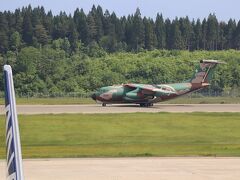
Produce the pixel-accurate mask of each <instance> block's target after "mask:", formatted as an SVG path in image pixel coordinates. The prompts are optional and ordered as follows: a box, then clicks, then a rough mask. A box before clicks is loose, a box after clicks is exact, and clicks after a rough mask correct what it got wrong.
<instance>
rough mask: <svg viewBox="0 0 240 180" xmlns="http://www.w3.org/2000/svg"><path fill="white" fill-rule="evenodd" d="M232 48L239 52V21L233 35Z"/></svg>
mask: <svg viewBox="0 0 240 180" xmlns="http://www.w3.org/2000/svg"><path fill="white" fill-rule="evenodd" d="M234 48H235V49H238V50H240V21H238V24H237V27H236V30H235V33H234Z"/></svg>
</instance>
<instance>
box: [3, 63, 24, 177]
mask: <svg viewBox="0 0 240 180" xmlns="http://www.w3.org/2000/svg"><path fill="white" fill-rule="evenodd" d="M3 70H4V81H5V109H6V153H7V180H23V179H24V177H23V168H22V152H21V143H20V135H19V127H18V118H17V112H16V100H15V91H14V85H13V76H12V68H11V66H10V65H4V67H3Z"/></svg>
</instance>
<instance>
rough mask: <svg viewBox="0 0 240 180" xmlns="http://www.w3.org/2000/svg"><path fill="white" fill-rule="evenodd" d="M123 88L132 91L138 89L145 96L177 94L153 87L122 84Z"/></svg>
mask: <svg viewBox="0 0 240 180" xmlns="http://www.w3.org/2000/svg"><path fill="white" fill-rule="evenodd" d="M123 86H124V87H129V88H134V89H137V88H138V89H139V91H140V92H141V93H142V94H145V95H154V94H156V93H161V94H166V95H170V94H177V93H176V92H175V91H171V90H166V89H162V88H157V87H155V86H153V85H144V84H143V85H139V84H124V85H123Z"/></svg>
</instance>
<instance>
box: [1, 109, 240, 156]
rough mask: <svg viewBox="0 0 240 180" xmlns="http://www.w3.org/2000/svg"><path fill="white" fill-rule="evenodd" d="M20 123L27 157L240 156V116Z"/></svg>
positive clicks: (34, 118) (43, 118)
mask: <svg viewBox="0 0 240 180" xmlns="http://www.w3.org/2000/svg"><path fill="white" fill-rule="evenodd" d="M3 118H4V116H1V120H0V158H4V157H5V140H4V132H5V131H4V120H3ZM19 121H20V129H21V138H22V146H23V157H24V158H49V157H51V158H56V157H125V156H240V131H239V128H240V113H185V114H183V113H179V114H178V113H133V114H102V115H94V114H92V115H83V114H74V115H66V114H62V115H31V116H30V115H28V116H23V115H21V116H19Z"/></svg>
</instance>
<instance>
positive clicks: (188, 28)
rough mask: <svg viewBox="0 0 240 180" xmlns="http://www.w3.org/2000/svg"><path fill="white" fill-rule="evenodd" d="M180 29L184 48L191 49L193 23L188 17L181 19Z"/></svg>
mask: <svg viewBox="0 0 240 180" xmlns="http://www.w3.org/2000/svg"><path fill="white" fill-rule="evenodd" d="M179 29H180V31H181V35H182V41H183V45H184V49H188V50H189V49H190V46H191V39H192V31H193V29H192V25H191V22H190V21H189V19H188V17H186V18H180V19H179Z"/></svg>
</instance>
